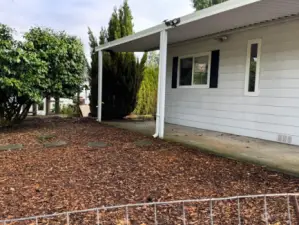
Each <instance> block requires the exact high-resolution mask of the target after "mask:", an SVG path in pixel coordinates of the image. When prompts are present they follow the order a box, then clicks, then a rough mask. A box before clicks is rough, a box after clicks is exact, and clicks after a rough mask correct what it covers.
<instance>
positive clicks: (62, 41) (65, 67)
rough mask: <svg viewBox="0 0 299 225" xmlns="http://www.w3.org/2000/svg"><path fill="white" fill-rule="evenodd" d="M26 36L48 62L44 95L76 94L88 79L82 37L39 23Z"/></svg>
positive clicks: (35, 49)
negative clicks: (78, 37) (40, 25)
mask: <svg viewBox="0 0 299 225" xmlns="http://www.w3.org/2000/svg"><path fill="white" fill-rule="evenodd" d="M24 37H25V39H26V41H27V42H30V43H33V47H34V51H35V52H36V54H38V56H39V58H40V59H41V60H43V61H45V62H46V63H47V67H48V73H47V75H46V78H45V79H44V80H43V83H44V84H45V87H46V88H45V89H44V90H43V94H44V97H46V98H47V99H49V98H50V97H55V98H56V99H59V98H60V97H66V98H71V97H74V95H75V94H76V93H78V92H79V91H80V90H81V88H82V84H83V82H84V80H85V77H84V69H85V65H86V59H85V55H84V49H83V45H82V43H81V41H80V40H79V39H77V38H76V37H74V36H70V35H68V34H66V33H65V32H54V31H53V30H52V29H49V28H40V27H36V28H32V29H30V30H29V32H27V33H26V34H25V36H24Z"/></svg>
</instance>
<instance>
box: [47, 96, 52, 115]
mask: <svg viewBox="0 0 299 225" xmlns="http://www.w3.org/2000/svg"><path fill="white" fill-rule="evenodd" d="M50 108H51V97H46V116H48V115H50Z"/></svg>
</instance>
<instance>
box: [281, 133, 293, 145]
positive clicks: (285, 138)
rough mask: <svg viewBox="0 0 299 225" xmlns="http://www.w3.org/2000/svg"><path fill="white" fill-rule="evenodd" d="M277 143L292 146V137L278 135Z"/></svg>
mask: <svg viewBox="0 0 299 225" xmlns="http://www.w3.org/2000/svg"><path fill="white" fill-rule="evenodd" d="M277 141H278V142H280V143H284V144H292V141H293V140H292V136H290V135H286V134H279V135H278V136H277Z"/></svg>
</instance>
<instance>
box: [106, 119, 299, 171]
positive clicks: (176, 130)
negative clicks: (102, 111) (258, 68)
mask: <svg viewBox="0 0 299 225" xmlns="http://www.w3.org/2000/svg"><path fill="white" fill-rule="evenodd" d="M105 123H106V124H108V125H111V126H114V127H118V128H121V129H127V130H130V131H133V132H138V133H142V134H144V135H146V136H151V135H152V134H153V132H154V131H155V122H154V121H114V122H105ZM164 139H165V140H167V141H173V142H178V143H182V144H185V145H188V146H191V147H194V148H197V149H199V150H200V151H206V152H207V153H211V154H215V155H218V156H223V157H227V158H231V159H236V160H241V161H245V162H249V163H254V164H259V165H262V166H265V167H268V168H269V169H272V170H277V171H282V172H284V173H287V174H292V175H295V176H299V146H292V145H286V144H280V143H276V142H271V141H265V140H260V139H254V138H248V137H243V136H237V135H231V134H225V133H220V132H214V131H207V130H202V129H196V128H190V127H184V126H179V125H173V124H167V123H166V124H165V137H164Z"/></svg>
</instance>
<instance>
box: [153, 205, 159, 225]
mask: <svg viewBox="0 0 299 225" xmlns="http://www.w3.org/2000/svg"><path fill="white" fill-rule="evenodd" d="M154 210H155V211H154V213H155V225H158V219H157V205H156V204H155V205H154Z"/></svg>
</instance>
